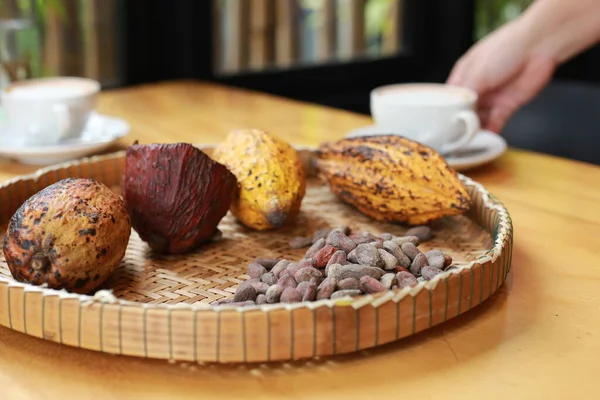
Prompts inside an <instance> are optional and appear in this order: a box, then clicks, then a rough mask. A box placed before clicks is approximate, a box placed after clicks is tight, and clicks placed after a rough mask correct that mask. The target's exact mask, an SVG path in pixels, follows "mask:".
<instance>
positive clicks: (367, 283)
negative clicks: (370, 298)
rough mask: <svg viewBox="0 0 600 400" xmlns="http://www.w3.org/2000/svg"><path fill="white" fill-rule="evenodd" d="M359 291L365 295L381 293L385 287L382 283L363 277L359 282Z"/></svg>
mask: <svg viewBox="0 0 600 400" xmlns="http://www.w3.org/2000/svg"><path fill="white" fill-rule="evenodd" d="M359 289H360V290H362V291H363V292H365V293H367V294H373V293H378V292H383V291H385V290H386V287H385V285H384V284H383V283H381V282H379V281H378V280H377V279H375V278H371V277H370V276H363V277H362V278H360V281H359Z"/></svg>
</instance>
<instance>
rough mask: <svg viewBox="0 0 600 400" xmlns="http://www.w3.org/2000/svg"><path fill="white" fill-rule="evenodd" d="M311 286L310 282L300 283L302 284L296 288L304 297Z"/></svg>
mask: <svg viewBox="0 0 600 400" xmlns="http://www.w3.org/2000/svg"><path fill="white" fill-rule="evenodd" d="M310 285H311V282H310V281H303V282H300V283H298V286H296V290H297V291H298V293H300V296H304V292H305V291H306V289H307V288H308V287H309V286H310Z"/></svg>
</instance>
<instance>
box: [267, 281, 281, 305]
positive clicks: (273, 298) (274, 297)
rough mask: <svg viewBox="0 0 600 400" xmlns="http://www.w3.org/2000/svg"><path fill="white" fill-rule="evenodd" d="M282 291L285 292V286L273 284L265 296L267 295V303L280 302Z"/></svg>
mask: <svg viewBox="0 0 600 400" xmlns="http://www.w3.org/2000/svg"><path fill="white" fill-rule="evenodd" d="M282 293H283V286H280V285H277V284H275V285H273V286H271V287H270V288H269V289H268V290H267V293H265V296H267V303H269V304H273V303H279V299H280V297H281V294H282Z"/></svg>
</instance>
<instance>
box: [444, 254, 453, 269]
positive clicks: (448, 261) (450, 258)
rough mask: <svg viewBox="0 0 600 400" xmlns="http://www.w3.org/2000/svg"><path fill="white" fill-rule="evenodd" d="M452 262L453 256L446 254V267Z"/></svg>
mask: <svg viewBox="0 0 600 400" xmlns="http://www.w3.org/2000/svg"><path fill="white" fill-rule="evenodd" d="M450 264H452V257H451V256H450V255H449V254H444V267H449V266H450Z"/></svg>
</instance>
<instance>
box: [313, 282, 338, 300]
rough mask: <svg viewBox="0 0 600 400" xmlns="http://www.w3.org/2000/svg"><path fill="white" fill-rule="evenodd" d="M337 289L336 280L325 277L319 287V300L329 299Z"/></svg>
mask: <svg viewBox="0 0 600 400" xmlns="http://www.w3.org/2000/svg"><path fill="white" fill-rule="evenodd" d="M334 291H335V282H334V281H332V280H331V279H330V278H325V279H324V280H323V282H321V284H320V285H319V287H318V288H317V300H323V299H328V298H329V297H330V296H331V294H332V293H333V292H334Z"/></svg>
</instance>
